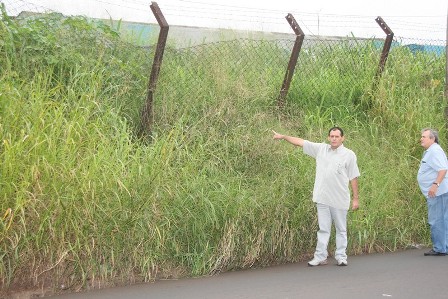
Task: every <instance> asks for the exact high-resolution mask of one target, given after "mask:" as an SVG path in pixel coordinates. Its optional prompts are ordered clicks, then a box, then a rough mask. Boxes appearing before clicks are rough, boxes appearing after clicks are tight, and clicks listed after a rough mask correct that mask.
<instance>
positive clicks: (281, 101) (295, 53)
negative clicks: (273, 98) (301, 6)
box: [277, 13, 305, 108]
mask: <svg viewBox="0 0 448 299" xmlns="http://www.w3.org/2000/svg"><path fill="white" fill-rule="evenodd" d="M285 18H286V20H287V21H288V23H289V25H290V26H291V28H292V30H294V33H295V34H296V41H295V43H294V47H293V49H292V53H291V57H290V58H289V63H288V68H287V70H286V74H285V78H284V79H283V84H282V89H281V90H280V96H279V98H278V101H277V105H278V107H280V108H283V107H284V106H285V97H286V95H287V93H288V90H289V86H290V84H291V80H292V76H293V75H294V69H295V67H296V64H297V60H298V58H299V53H300V49H301V48H302V44H303V39H304V38H305V34H304V33H303V31H302V29H301V28H300V26H299V24H297V22H296V20H295V19H294V17H293V16H292V14H290V13H288V15H287V16H286V17H285Z"/></svg>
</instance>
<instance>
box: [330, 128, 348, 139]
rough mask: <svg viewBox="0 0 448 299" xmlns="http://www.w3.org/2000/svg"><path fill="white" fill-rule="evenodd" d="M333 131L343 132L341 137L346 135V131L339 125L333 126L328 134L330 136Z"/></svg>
mask: <svg viewBox="0 0 448 299" xmlns="http://www.w3.org/2000/svg"><path fill="white" fill-rule="evenodd" d="M332 131H339V132H341V137H342V136H344V131H343V130H342V129H341V128H339V127H333V128H331V129H330V130H329V131H328V136H330V133H331V132H332Z"/></svg>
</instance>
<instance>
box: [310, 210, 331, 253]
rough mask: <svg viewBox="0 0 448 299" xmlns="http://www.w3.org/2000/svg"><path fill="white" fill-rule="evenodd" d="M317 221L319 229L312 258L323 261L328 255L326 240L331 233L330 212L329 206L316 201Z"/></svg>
mask: <svg viewBox="0 0 448 299" xmlns="http://www.w3.org/2000/svg"><path fill="white" fill-rule="evenodd" d="M316 207H317V221H318V223H319V231H318V232H317V245H316V251H315V252H314V258H315V259H316V260H318V261H323V260H325V259H326V258H327V256H328V251H327V247H328V241H329V240H330V233H331V212H330V207H329V206H327V205H324V204H320V203H317V204H316Z"/></svg>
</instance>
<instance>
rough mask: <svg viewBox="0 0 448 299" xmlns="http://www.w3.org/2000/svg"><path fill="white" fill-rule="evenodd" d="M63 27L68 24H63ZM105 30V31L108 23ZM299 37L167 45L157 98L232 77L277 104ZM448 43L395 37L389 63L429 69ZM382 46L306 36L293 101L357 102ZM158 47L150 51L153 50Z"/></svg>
mask: <svg viewBox="0 0 448 299" xmlns="http://www.w3.org/2000/svg"><path fill="white" fill-rule="evenodd" d="M0 2H1V3H2V4H4V5H5V7H6V12H7V13H8V14H10V15H14V16H17V18H19V19H20V18H23V19H26V18H32V19H33V20H38V19H39V18H44V17H45V16H46V15H47V14H48V13H52V11H50V10H48V9H46V8H44V7H40V6H38V5H34V4H30V3H28V2H27V1H22V0H2V1H0ZM53 13H54V12H53ZM61 26H67V24H66V23H65V24H64V23H61ZM100 26H102V27H103V29H104V27H105V26H106V25H104V24H102V25H100ZM392 29H393V28H392ZM198 30H199V29H198ZM78 32H79V31H78ZM111 32H112V31H111ZM294 37H295V36H294V35H292V34H291V38H290V39H270V40H260V39H247V38H242V39H241V38H239V39H233V40H227V41H219V42H213V43H207V44H205V43H204V44H199V45H195V46H191V47H185V48H176V47H168V48H167V49H166V51H165V55H164V58H163V59H164V60H163V64H162V68H161V73H160V80H159V82H158V86H157V87H158V88H157V89H156V97H158V98H159V101H163V100H164V99H163V97H164V94H165V91H166V90H168V89H169V90H170V93H171V95H173V94H174V96H175V99H176V102H178V103H181V102H184V101H188V99H189V98H191V97H194V96H199V95H204V94H207V95H209V96H210V95H213V94H216V93H218V91H219V92H220V93H221V94H227V95H229V96H231V95H232V88H233V89H235V88H238V86H227V87H224V86H222V85H221V84H220V82H229V81H228V80H225V79H226V78H225V77H226V76H229V77H232V78H238V80H237V82H238V81H240V82H246V84H247V86H249V87H250V88H254V89H266V95H267V96H269V97H270V98H271V99H272V100H273V101H274V100H275V99H276V98H277V97H278V95H279V92H280V88H281V86H282V80H283V79H284V76H285V72H286V68H287V65H288V61H289V57H290V55H291V52H292V49H293V46H294ZM79 38H80V39H86V38H87V39H92V45H95V43H96V42H95V39H96V38H98V37H91V36H79ZM99 44H101V45H103V44H104V43H103V42H101V43H99ZM106 44H107V43H106ZM444 44H445V41H440V40H423V39H411V38H406V37H395V38H394V42H393V43H392V49H391V51H390V53H389V60H391V61H392V62H388V63H393V60H394V55H395V53H398V52H401V53H402V52H406V53H408V54H412V55H410V56H409V57H417V56H422V55H426V56H428V57H432V58H429V59H428V60H427V61H428V65H427V66H426V67H429V68H430V67H431V66H432V64H431V60H433V61H434V60H438V59H444V58H443V57H444V55H445V46H444ZM383 45H384V39H380V38H370V39H361V38H354V37H353V38H336V37H335V38H328V37H319V36H305V40H304V42H303V46H302V49H301V52H300V55H299V59H298V62H297V64H296V67H295V74H294V77H293V80H292V82H291V85H290V89H289V93H288V98H289V99H290V98H294V99H298V100H299V101H301V102H302V104H303V105H307V102H309V103H310V104H312V103H315V102H316V101H318V102H320V104H321V105H322V106H323V107H325V106H327V105H328V106H330V105H332V106H334V105H338V104H341V103H342V102H343V100H344V99H345V100H346V99H347V98H349V99H356V98H358V97H359V96H360V95H361V94H362V92H363V90H365V89H366V88H369V87H370V86H371V85H372V83H373V80H374V77H375V73H376V71H377V69H378V63H379V60H380V56H381V51H382V47H383ZM132 47H133V46H132ZM154 47H155V46H150V47H148V49H150V50H151V51H150V52H152V50H153V49H154ZM218 60H220V61H222V60H224V61H226V64H225V65H223V64H219V65H218V64H217V61H218ZM166 66H170V67H167V69H170V70H172V69H173V68H174V69H175V70H177V71H176V72H175V73H173V72H170V73H169V74H168V73H166V72H164V70H165V67H166ZM386 68H387V64H386ZM142 75H145V74H142ZM146 75H147V74H146ZM436 76H438V77H437V78H436V79H437V80H439V81H440V82H443V81H444V77H443V74H439V73H436ZM366 78H367V79H366ZM192 82H193V83H192ZM173 105H175V104H173ZM179 109H180V108H179Z"/></svg>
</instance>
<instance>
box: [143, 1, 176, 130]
mask: <svg viewBox="0 0 448 299" xmlns="http://www.w3.org/2000/svg"><path fill="white" fill-rule="evenodd" d="M150 7H151V10H152V12H153V14H154V16H155V17H156V20H157V23H158V24H159V26H160V32H159V38H158V40H157V46H156V51H155V54H154V61H153V63H152V69H151V76H150V78H149V83H148V93H147V96H146V102H145V106H144V107H143V111H142V127H141V131H140V135H141V136H143V135H146V136H149V135H151V132H152V124H153V102H154V92H155V90H156V84H157V79H158V77H159V72H160V66H161V65H162V59H163V52H164V51H165V45H166V40H167V37H168V30H169V26H168V23H167V22H166V20H165V17H164V16H163V14H162V12H161V10H160V8H159V5H158V4H157V3H156V2H151V5H150Z"/></svg>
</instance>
